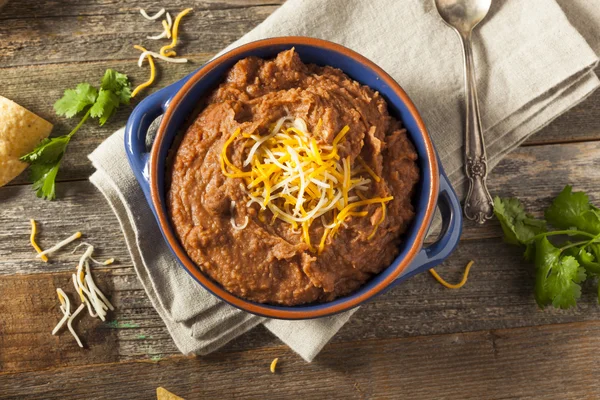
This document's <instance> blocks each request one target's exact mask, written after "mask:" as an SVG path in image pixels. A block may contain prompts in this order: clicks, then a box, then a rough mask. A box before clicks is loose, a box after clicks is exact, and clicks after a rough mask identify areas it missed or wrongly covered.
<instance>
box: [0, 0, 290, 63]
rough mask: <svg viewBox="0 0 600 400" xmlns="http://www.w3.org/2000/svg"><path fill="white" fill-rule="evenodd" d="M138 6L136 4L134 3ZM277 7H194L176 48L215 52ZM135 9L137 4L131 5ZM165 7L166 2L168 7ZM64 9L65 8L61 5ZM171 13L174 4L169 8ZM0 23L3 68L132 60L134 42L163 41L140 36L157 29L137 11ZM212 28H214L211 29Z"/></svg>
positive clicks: (157, 25) (187, 52) (149, 44)
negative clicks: (134, 6)
mask: <svg viewBox="0 0 600 400" xmlns="http://www.w3.org/2000/svg"><path fill="white" fill-rule="evenodd" d="M137 4H138V5H139V4H141V3H137ZM278 7H279V6H278V5H277V4H276V5H264V6H255V7H234V8H225V9H202V8H200V9H196V10H194V12H193V13H192V14H190V15H189V16H188V17H186V18H185V20H183V22H182V28H181V29H180V36H179V43H178V45H177V49H176V51H177V53H178V54H181V55H184V54H185V55H193V54H198V53H206V52H217V51H219V50H221V49H222V48H223V47H224V46H225V45H227V44H229V43H231V42H233V41H235V40H236V39H238V38H240V37H241V36H242V35H243V34H244V33H246V32H248V31H249V30H251V29H252V28H254V27H255V26H256V25H258V24H259V23H260V22H262V21H263V20H264V19H265V18H266V17H268V16H269V15H270V14H271V13H272V12H273V11H275V10H276V9H277V8H278ZM136 8H137V7H136ZM169 8H170V7H169ZM65 9H67V10H68V7H65ZM170 10H172V11H173V17H174V16H175V14H176V12H178V11H179V8H178V7H177V8H170ZM3 15H4V18H5V19H4V21H3V23H2V24H0V36H1V37H2V38H3V43H4V44H3V45H2V47H1V49H2V51H1V52H0V65H1V66H3V67H14V66H26V65H40V64H53V63H73V62H81V61H106V60H123V59H135V58H136V57H137V55H139V52H138V51H136V50H134V49H133V48H132V46H133V45H134V44H141V45H144V46H145V47H146V46H147V47H150V48H152V49H159V48H160V46H163V45H165V44H167V43H169V41H168V39H167V40H164V41H160V42H157V41H153V40H149V39H146V37H147V36H152V35H156V34H158V33H160V32H161V31H162V30H163V28H162V26H161V24H160V21H153V22H150V21H147V20H145V19H144V18H143V17H142V16H141V15H140V14H139V12H138V11H133V10H130V11H126V12H119V11H118V8H117V7H115V13H112V14H99V15H78V14H77V13H75V14H69V15H63V16H47V17H44V18H26V19H22V18H18V16H19V15H22V14H18V15H17V18H14V19H7V17H8V15H7V14H6V12H4V11H3ZM217 27H218V28H217Z"/></svg>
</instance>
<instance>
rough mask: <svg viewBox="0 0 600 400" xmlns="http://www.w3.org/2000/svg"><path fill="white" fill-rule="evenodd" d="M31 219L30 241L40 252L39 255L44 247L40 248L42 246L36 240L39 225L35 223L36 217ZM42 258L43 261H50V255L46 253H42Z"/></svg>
mask: <svg viewBox="0 0 600 400" xmlns="http://www.w3.org/2000/svg"><path fill="white" fill-rule="evenodd" d="M29 221H30V222H31V236H30V237H29V241H30V242H31V245H32V246H33V248H34V249H35V251H37V252H38V255H39V254H41V253H42V249H40V246H38V245H37V243H36V242H35V235H36V234H37V226H36V224H35V220H34V219H30V220H29ZM40 258H41V259H42V261H43V262H48V257H46V255H41V256H40Z"/></svg>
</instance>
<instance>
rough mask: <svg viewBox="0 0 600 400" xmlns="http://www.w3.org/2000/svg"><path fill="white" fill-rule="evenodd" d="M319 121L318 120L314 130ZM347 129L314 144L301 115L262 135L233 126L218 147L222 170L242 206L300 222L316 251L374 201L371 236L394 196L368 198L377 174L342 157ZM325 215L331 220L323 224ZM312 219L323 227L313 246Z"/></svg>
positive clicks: (304, 236)
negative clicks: (234, 155)
mask: <svg viewBox="0 0 600 400" xmlns="http://www.w3.org/2000/svg"><path fill="white" fill-rule="evenodd" d="M321 126H322V121H319V123H318V124H317V127H316V130H320V129H321ZM349 130H350V128H349V127H348V126H344V127H343V128H342V129H341V130H340V132H339V133H338V134H337V135H336V136H335V137H334V139H333V142H332V144H331V145H323V146H319V144H318V143H317V141H316V139H315V135H314V133H311V132H309V131H308V128H307V125H306V122H305V121H303V120H302V119H300V118H296V119H293V118H291V117H289V116H288V117H282V118H280V119H279V120H278V121H277V122H275V123H274V124H272V125H271V126H270V129H269V131H268V132H267V133H265V134H264V135H257V134H254V133H247V132H241V129H239V128H238V129H236V130H235V131H234V132H233V133H232V134H231V135H230V136H229V137H228V138H227V139H226V140H225V142H224V144H223V147H222V149H221V154H220V160H219V161H220V166H221V171H222V173H223V174H224V175H225V176H226V177H228V178H237V179H241V180H242V182H243V183H240V185H241V187H242V189H243V190H245V192H246V194H247V196H248V198H249V200H248V202H247V203H246V206H250V205H252V204H253V203H257V204H258V205H259V206H260V211H259V219H260V220H261V221H263V220H264V219H265V218H264V215H261V214H260V212H263V211H265V210H267V209H268V210H269V211H270V212H271V213H272V215H273V216H272V219H271V223H274V221H275V220H276V219H280V220H282V221H284V222H287V223H289V224H290V225H291V226H292V228H293V229H294V230H296V229H298V227H300V228H301V231H300V232H301V235H302V239H303V241H304V242H305V243H306V245H307V248H308V249H309V250H310V251H312V252H318V253H319V254H320V253H322V252H323V250H324V248H325V244H326V243H327V238H328V237H329V236H331V237H333V236H334V235H335V234H336V233H337V232H338V230H339V229H340V227H341V226H344V224H345V221H346V219H347V218H351V217H357V218H364V217H368V215H369V214H370V213H371V215H372V213H373V212H375V210H377V207H369V206H370V205H376V204H379V205H380V206H381V208H382V210H381V211H382V214H381V217H379V218H377V221H375V222H373V225H374V229H373V231H372V232H371V234H370V235H369V236H368V238H367V239H368V240H370V239H372V238H373V237H374V235H375V233H376V231H377V228H378V227H379V225H380V224H381V223H383V221H384V220H385V216H386V208H385V203H386V202H388V201H390V200H392V199H393V197H392V196H388V197H374V198H369V197H368V193H369V187H370V185H371V184H372V182H373V180H376V179H380V178H379V177H378V176H377V175H376V174H375V173H374V172H373V170H372V169H370V168H369V167H368V165H367V164H366V163H365V162H364V161H362V162H361V163H360V164H359V165H357V167H356V168H354V167H353V165H352V161H351V158H350V157H349V156H348V157H344V158H343V159H342V158H341V157H340V155H339V154H338V147H339V145H340V144H341V143H343V141H344V137H345V135H346V134H347V133H348V131H349ZM237 140H240V141H242V145H241V147H239V149H241V151H243V152H244V154H243V160H244V161H243V162H242V166H241V167H237V166H235V165H234V164H233V163H232V162H231V161H230V159H229V155H228V152H229V148H230V146H231V144H232V143H233V142H234V141H237ZM369 170H370V171H371V172H369ZM369 175H370V176H369ZM361 192H363V193H361ZM261 218H262V219H261ZM324 218H325V219H326V220H329V221H332V222H331V223H330V224H328V225H325V223H324V221H325V219H324ZM317 219H319V220H320V221H321V223H322V224H323V227H324V230H323V234H322V235H321V238H320V240H319V241H318V242H316V243H318V246H316V247H315V246H313V244H312V240H311V234H310V232H311V230H310V227H311V225H312V224H313V222H314V221H315V220H317Z"/></svg>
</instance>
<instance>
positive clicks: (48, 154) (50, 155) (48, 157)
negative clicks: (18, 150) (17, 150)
mask: <svg viewBox="0 0 600 400" xmlns="http://www.w3.org/2000/svg"><path fill="white" fill-rule="evenodd" d="M70 139H71V138H70V137H69V136H59V137H54V138H46V139H44V140H42V141H41V142H40V143H39V144H38V145H37V146H36V147H35V149H33V150H32V151H31V152H30V153H27V154H25V155H24V156H22V157H21V158H20V160H21V161H24V162H27V163H30V164H31V163H41V164H52V163H54V162H56V161H57V160H60V158H61V157H62V155H63V153H64V152H65V150H66V148H67V145H68V144H69V140H70Z"/></svg>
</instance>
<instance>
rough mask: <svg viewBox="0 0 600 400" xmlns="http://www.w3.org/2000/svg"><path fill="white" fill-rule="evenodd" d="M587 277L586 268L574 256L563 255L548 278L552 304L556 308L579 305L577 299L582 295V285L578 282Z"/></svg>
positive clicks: (547, 288)
mask: <svg viewBox="0 0 600 400" xmlns="http://www.w3.org/2000/svg"><path fill="white" fill-rule="evenodd" d="M585 278H586V275H585V270H584V269H583V268H581V267H580V266H579V263H578V262H577V260H576V259H575V258H574V257H571V256H565V257H562V258H561V259H560V261H559V262H558V264H557V265H556V266H555V267H554V268H553V269H552V273H551V274H550V276H548V279H547V280H546V290H547V291H548V292H549V294H550V296H552V305H553V306H554V307H556V308H569V307H573V306H575V305H577V299H579V298H580V297H581V286H579V285H578V283H581V282H583V281H584V280H585Z"/></svg>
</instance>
